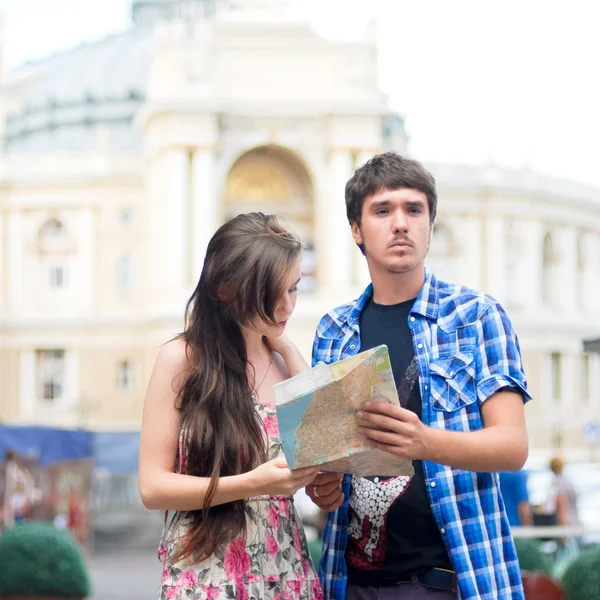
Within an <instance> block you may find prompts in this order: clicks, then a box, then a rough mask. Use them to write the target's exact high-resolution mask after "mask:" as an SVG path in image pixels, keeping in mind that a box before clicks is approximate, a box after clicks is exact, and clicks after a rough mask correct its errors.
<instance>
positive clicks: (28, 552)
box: [0, 522, 90, 598]
mask: <svg viewBox="0 0 600 600" xmlns="http://www.w3.org/2000/svg"><path fill="white" fill-rule="evenodd" d="M0 565H1V566H2V567H1V568H2V577H0V598H2V597H5V596H16V597H23V596H50V597H56V598H84V597H86V596H88V595H89V593H90V581H89V577H88V573H87V569H86V566H85V563H84V561H83V557H82V555H81V552H80V550H79V546H78V545H77V542H76V541H75V540H74V539H73V537H72V536H71V534H70V533H68V532H66V531H60V530H58V529H56V528H55V527H54V526H53V525H51V524H50V523H37V522H30V523H22V524H20V525H16V526H15V527H13V528H11V529H8V530H6V531H5V532H4V533H3V534H2V535H0Z"/></svg>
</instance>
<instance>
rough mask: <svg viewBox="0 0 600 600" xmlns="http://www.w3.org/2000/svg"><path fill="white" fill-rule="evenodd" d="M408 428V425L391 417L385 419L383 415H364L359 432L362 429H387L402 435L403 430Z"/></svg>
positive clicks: (359, 425) (360, 421)
mask: <svg viewBox="0 0 600 600" xmlns="http://www.w3.org/2000/svg"><path fill="white" fill-rule="evenodd" d="M404 427H406V423H404V422H402V421H398V420H397V419H393V418H391V417H384V416H382V415H374V414H369V413H363V416H362V417H361V418H360V420H359V422H358V430H361V429H365V428H366V429H385V430H387V431H393V432H396V433H401V432H402V431H403V428H404Z"/></svg>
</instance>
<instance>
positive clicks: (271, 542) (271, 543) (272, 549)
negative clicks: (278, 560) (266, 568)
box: [265, 533, 279, 556]
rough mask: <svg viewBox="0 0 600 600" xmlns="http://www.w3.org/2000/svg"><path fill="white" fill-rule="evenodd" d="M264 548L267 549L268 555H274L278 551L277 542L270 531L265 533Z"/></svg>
mask: <svg viewBox="0 0 600 600" xmlns="http://www.w3.org/2000/svg"><path fill="white" fill-rule="evenodd" d="M265 548H266V549H267V552H268V553H269V556H275V555H276V554H277V553H278V552H279V544H278V543H277V540H276V539H275V536H274V535H273V534H272V533H267V540H266V542H265Z"/></svg>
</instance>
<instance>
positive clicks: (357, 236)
mask: <svg viewBox="0 0 600 600" xmlns="http://www.w3.org/2000/svg"><path fill="white" fill-rule="evenodd" d="M350 230H351V231H352V237H353V238H354V242H355V243H356V244H358V245H359V246H361V245H362V244H363V238H362V232H361V231H360V226H359V225H358V223H357V222H356V221H352V224H351V225H350Z"/></svg>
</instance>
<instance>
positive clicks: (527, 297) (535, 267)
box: [521, 220, 544, 313]
mask: <svg viewBox="0 0 600 600" xmlns="http://www.w3.org/2000/svg"><path fill="white" fill-rule="evenodd" d="M521 231H522V242H523V262H522V273H523V274H525V275H524V277H525V278H526V281H525V280H524V281H523V282H522V284H524V287H523V306H524V307H525V308H526V309H527V311H528V312H530V313H536V312H537V311H539V309H540V306H541V299H542V293H541V292H542V262H543V261H542V258H543V245H544V232H543V228H542V224H541V223H540V222H539V221H534V220H529V221H524V222H523V225H522V228H521Z"/></svg>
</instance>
